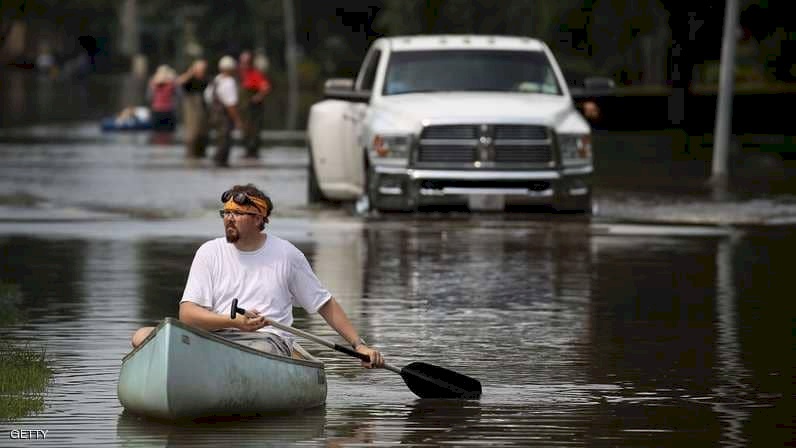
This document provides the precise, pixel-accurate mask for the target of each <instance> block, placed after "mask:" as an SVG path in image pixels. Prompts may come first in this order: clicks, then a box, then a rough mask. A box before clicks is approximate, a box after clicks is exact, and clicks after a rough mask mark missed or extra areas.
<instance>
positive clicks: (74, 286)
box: [0, 237, 87, 318]
mask: <svg viewBox="0 0 796 448" xmlns="http://www.w3.org/2000/svg"><path fill="white" fill-rule="evenodd" d="M0 254H1V255H2V256H0V258H2V261H1V262H0V283H8V284H16V285H19V288H20V293H21V296H22V300H21V304H22V305H23V306H24V307H25V308H26V310H25V311H26V313H29V314H33V315H35V314H37V313H41V312H42V311H50V310H52V309H53V308H57V309H58V311H59V312H60V313H63V316H64V317H65V318H79V316H80V314H81V313H82V311H83V305H84V304H83V301H82V300H81V298H82V297H84V295H85V292H86V291H85V289H84V288H83V286H84V285H83V282H82V280H83V278H84V276H85V275H86V272H85V269H84V266H83V261H84V260H86V255H87V254H86V245H85V243H84V242H82V241H77V240H39V239H35V238H30V237H4V238H0ZM2 312H4V310H1V309H0V313H2Z"/></svg>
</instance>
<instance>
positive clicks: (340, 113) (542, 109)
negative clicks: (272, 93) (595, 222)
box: [307, 35, 593, 213]
mask: <svg viewBox="0 0 796 448" xmlns="http://www.w3.org/2000/svg"><path fill="white" fill-rule="evenodd" d="M324 96H325V98H324V99H323V100H322V101H320V102H318V103H316V104H314V105H313V106H312V107H311V109H310V115H309V121H308V131H307V133H308V141H309V153H310V163H309V173H308V175H309V186H308V199H309V201H310V202H318V201H323V200H331V201H357V200H362V199H367V200H366V201H363V202H364V203H366V204H369V206H370V207H371V208H373V209H378V210H416V209H417V208H418V207H419V206H423V205H434V204H467V205H469V206H470V207H471V208H501V207H503V206H505V205H507V204H512V203H524V204H534V203H535V204H549V205H552V206H554V207H555V208H556V209H559V210H573V211H582V212H587V213H588V212H590V211H591V202H592V200H591V190H592V188H591V174H592V171H593V166H592V148H591V128H590V126H589V124H588V123H587V122H586V120H585V119H584V118H583V117H582V116H581V115H580V113H579V112H578V111H577V109H576V108H575V105H574V103H573V100H572V97H571V96H570V93H569V90H568V88H567V83H566V82H565V80H564V77H563V75H562V73H561V69H560V68H559V66H558V63H557V62H556V60H555V58H554V56H553V54H552V53H551V52H550V49H549V48H548V47H547V45H546V44H544V43H543V42H541V41H539V40H536V39H531V38H526V37H508V36H481V35H457V36H450V35H435V36H407V37H390V38H381V39H378V40H376V41H375V42H374V43H373V45H372V46H371V47H370V49H369V50H368V53H367V55H366V56H365V59H364V61H363V63H362V67H361V68H360V71H359V74H358V76H357V78H356V80H352V79H332V80H329V81H327V83H326V86H325V92H324Z"/></svg>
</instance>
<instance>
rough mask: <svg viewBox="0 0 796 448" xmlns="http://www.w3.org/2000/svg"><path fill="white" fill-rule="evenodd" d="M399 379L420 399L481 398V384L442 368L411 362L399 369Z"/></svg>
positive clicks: (473, 379)
mask: <svg viewBox="0 0 796 448" xmlns="http://www.w3.org/2000/svg"><path fill="white" fill-rule="evenodd" d="M401 377H402V378H403V379H404V382H405V383H406V385H407V386H408V387H409V390H411V391H412V392H414V394H415V395H417V396H418V397H420V398H465V399H476V398H479V397H480V396H481V383H480V382H479V381H478V380H477V379H475V378H470V377H469V376H467V375H462V374H461V373H457V372H454V371H453V370H448V369H445V368H443V367H439V366H435V365H431V364H426V363H424V362H413V363H411V364H409V365H408V366H406V367H404V368H403V369H401Z"/></svg>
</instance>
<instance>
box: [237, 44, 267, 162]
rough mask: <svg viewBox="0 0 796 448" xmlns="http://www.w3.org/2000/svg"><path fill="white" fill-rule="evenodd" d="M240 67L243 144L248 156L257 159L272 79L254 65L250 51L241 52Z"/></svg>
mask: <svg viewBox="0 0 796 448" xmlns="http://www.w3.org/2000/svg"><path fill="white" fill-rule="evenodd" d="M238 67H239V81H240V111H241V118H242V119H243V145H244V147H245V148H246V158H249V159H256V158H257V156H258V155H259V150H260V132H262V129H263V121H264V119H265V109H264V108H263V100H264V99H265V97H266V95H268V94H269V93H270V92H271V81H270V79H268V76H267V75H266V74H265V73H263V72H262V71H260V70H259V69H258V68H257V67H255V66H254V64H253V63H252V54H251V52H250V51H244V52H242V53H241V54H240V58H239V60H238Z"/></svg>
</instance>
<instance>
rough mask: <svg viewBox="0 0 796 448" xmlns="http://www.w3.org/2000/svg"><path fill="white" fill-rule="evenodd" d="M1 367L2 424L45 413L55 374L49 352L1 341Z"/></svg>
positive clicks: (0, 402)
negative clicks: (46, 396) (49, 359)
mask: <svg viewBox="0 0 796 448" xmlns="http://www.w3.org/2000/svg"><path fill="white" fill-rule="evenodd" d="M0 365H2V366H3V368H2V369H0V420H13V419H15V418H20V417H24V416H26V415H29V414H31V413H35V412H41V411H42V410H43V409H44V393H45V392H46V390H47V386H48V385H49V384H50V380H51V378H52V373H53V372H52V370H51V369H50V368H49V367H48V366H47V362H46V353H45V351H44V350H36V349H31V348H30V347H29V346H24V347H19V346H16V345H13V344H9V343H7V342H5V341H0Z"/></svg>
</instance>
